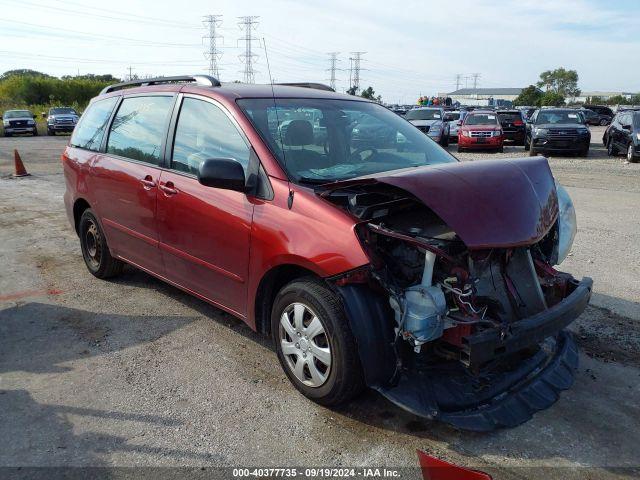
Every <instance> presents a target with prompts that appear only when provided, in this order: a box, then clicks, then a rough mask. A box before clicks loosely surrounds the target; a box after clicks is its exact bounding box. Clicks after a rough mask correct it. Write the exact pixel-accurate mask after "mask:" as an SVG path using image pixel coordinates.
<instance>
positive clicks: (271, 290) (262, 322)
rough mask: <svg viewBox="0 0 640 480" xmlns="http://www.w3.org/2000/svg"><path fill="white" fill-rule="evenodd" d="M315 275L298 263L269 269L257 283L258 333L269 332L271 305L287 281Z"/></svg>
mask: <svg viewBox="0 0 640 480" xmlns="http://www.w3.org/2000/svg"><path fill="white" fill-rule="evenodd" d="M309 276H313V277H317V275H316V274H315V273H314V272H312V271H311V270H308V269H306V268H304V267H300V266H298V265H278V266H277V267H274V268H272V269H271V270H269V271H268V272H267V273H266V274H265V275H264V277H262V280H260V285H258V291H257V293H256V305H255V308H256V329H257V330H258V332H260V333H264V334H269V333H270V332H271V307H272V306H273V301H274V300H275V298H276V295H277V294H278V292H279V291H280V289H282V287H284V286H285V285H286V284H287V283H289V282H291V281H292V280H295V279H296V278H301V277H309Z"/></svg>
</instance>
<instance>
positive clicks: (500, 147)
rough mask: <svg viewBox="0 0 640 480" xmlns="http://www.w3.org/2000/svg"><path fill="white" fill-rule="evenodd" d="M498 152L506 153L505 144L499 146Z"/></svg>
mask: <svg viewBox="0 0 640 480" xmlns="http://www.w3.org/2000/svg"><path fill="white" fill-rule="evenodd" d="M498 153H504V146H503V145H501V146H499V147H498Z"/></svg>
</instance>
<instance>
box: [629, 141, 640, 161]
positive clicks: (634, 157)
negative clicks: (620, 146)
mask: <svg viewBox="0 0 640 480" xmlns="http://www.w3.org/2000/svg"><path fill="white" fill-rule="evenodd" d="M627 161H628V162H630V163H636V162H638V161H640V157H637V156H636V155H634V154H633V143H630V144H629V147H628V148H627Z"/></svg>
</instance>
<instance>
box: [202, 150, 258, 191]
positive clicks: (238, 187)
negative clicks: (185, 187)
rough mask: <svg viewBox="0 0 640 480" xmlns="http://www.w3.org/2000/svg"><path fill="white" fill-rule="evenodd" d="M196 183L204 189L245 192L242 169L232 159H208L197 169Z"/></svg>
mask: <svg viewBox="0 0 640 480" xmlns="http://www.w3.org/2000/svg"><path fill="white" fill-rule="evenodd" d="M198 181H199V182H200V183H201V184H202V185H204V186H206V187H215V188H222V189H224V190H235V191H236V192H245V191H246V190H247V188H246V179H245V176H244V168H242V165H240V163H239V162H238V161H236V160H234V159H233V158H208V159H206V160H204V161H203V162H202V163H201V164H200V167H199V168H198Z"/></svg>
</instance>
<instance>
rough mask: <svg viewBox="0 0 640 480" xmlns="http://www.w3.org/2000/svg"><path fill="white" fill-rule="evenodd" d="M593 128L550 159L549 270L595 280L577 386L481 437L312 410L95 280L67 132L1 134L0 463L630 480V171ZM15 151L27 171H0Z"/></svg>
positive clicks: (119, 283)
mask: <svg viewBox="0 0 640 480" xmlns="http://www.w3.org/2000/svg"><path fill="white" fill-rule="evenodd" d="M592 132H593V144H592V150H591V153H590V156H589V157H588V158H586V159H585V158H582V159H576V158H561V157H558V158H551V159H550V164H551V167H552V169H553V171H554V174H555V175H556V176H557V178H558V179H559V180H560V181H561V183H563V184H564V185H566V186H568V187H569V188H568V190H569V192H570V194H571V195H572V197H573V199H574V202H575V204H576V210H577V213H578V221H579V231H578V235H577V238H576V241H575V244H574V248H573V252H572V254H571V256H570V257H569V258H568V259H567V261H566V262H565V263H564V264H563V270H566V271H569V272H571V273H572V274H574V275H575V276H578V277H580V276H583V275H588V276H591V277H593V279H594V284H595V286H594V296H593V300H592V305H591V306H590V307H589V308H588V310H587V311H586V312H585V314H584V315H583V316H582V317H581V318H580V319H579V320H578V321H577V322H576V323H575V325H574V326H573V329H574V330H575V331H576V333H577V338H578V340H579V343H580V346H581V348H582V350H583V354H582V356H581V366H580V372H579V374H578V377H577V381H576V384H575V385H574V387H573V388H572V389H571V390H569V391H567V392H564V393H563V395H562V397H561V399H560V400H559V401H558V402H557V403H556V404H555V405H554V406H553V407H551V408H550V409H549V410H546V411H544V412H541V413H538V414H537V415H536V416H535V417H534V418H533V419H532V420H531V421H530V422H528V423H526V424H525V425H522V426H520V427H517V428H515V429H511V430H502V431H498V432H493V433H490V434H471V433H468V432H461V431H457V430H454V429H453V428H450V427H448V426H446V425H442V424H439V423H431V422H428V421H424V420H422V419H419V418H416V417H414V416H412V415H411V414H409V413H406V412H404V411H402V410H399V409H397V408H395V407H394V406H393V405H391V404H389V403H388V402H387V401H385V400H384V399H382V398H381V397H379V396H378V395H377V394H375V393H373V392H369V393H366V394H365V395H364V396H363V397H361V398H359V399H358V400H356V401H354V402H352V403H351V404H349V405H346V406H344V407H342V408H341V409H339V410H329V409H326V408H323V407H320V406H317V405H315V404H313V403H311V402H309V401H308V400H306V399H305V398H304V397H302V396H301V395H299V394H298V393H297V392H296V391H295V390H294V389H293V388H292V387H291V386H290V385H289V383H288V381H287V380H286V378H285V375H284V373H283V372H282V371H281V369H280V366H279V364H278V361H277V359H276V356H275V354H274V352H273V351H272V349H271V346H270V344H269V342H268V341H267V340H266V339H263V338H261V337H259V336H258V335H256V334H254V333H252V332H251V331H250V330H249V329H248V328H247V327H245V326H244V325H243V324H242V323H241V322H239V321H237V320H235V319H233V318H232V317H230V316H228V315H226V314H224V313H221V312H220V311H218V310H216V309H215V308H213V307H210V306H208V305H207V304H205V303H202V302H200V301H198V300H196V299H194V298H191V297H189V296H187V295H186V294H183V293H182V292H180V291H178V290H177V289H175V288H172V287H170V286H167V285H165V284H163V283H161V282H159V281H157V280H155V279H153V278H151V277H150V276H148V275H146V274H144V273H141V272H139V271H136V270H134V269H129V270H127V272H126V274H125V275H124V276H122V277H121V278H119V279H117V280H114V281H109V282H104V281H99V280H97V279H95V278H93V277H92V276H91V275H90V274H89V273H88V272H87V270H86V268H85V266H84V264H83V261H82V257H81V255H80V250H79V245H78V241H77V238H76V237H75V234H74V233H73V232H72V230H71V228H70V226H69V225H68V223H67V220H66V216H65V213H64V210H63V204H62V194H63V191H64V179H63V176H62V173H61V166H60V161H59V157H60V153H61V151H62V149H63V148H64V144H65V143H66V141H67V138H68V137H56V138H51V137H38V138H10V139H5V138H0V175H2V176H3V178H2V179H0V265H1V267H0V466H23V467H24V466H66V465H73V466H100V467H105V468H107V469H109V468H113V467H120V466H194V467H209V466H218V465H230V466H238V465H241V466H249V465H251V466H273V467H282V466H298V467H300V466H303V467H307V466H378V467H382V466H386V467H414V466H416V465H417V459H416V455H415V450H416V448H420V449H423V450H426V451H428V452H430V453H432V454H434V455H437V456H440V457H441V458H445V459H448V460H450V461H453V462H458V463H461V464H464V465H467V466H471V467H475V468H479V469H483V470H486V471H489V472H492V473H493V474H494V478H496V479H503V478H509V479H510V478H545V479H548V478H598V479H600V478H632V477H637V476H639V475H640V469H639V467H640V260H639V259H638V245H640V214H639V213H638V212H639V211H640V209H639V205H640V164H627V163H625V161H624V159H623V158H615V159H611V158H607V157H606V155H605V152H604V150H603V148H602V146H601V144H599V142H600V138H601V137H602V128H599V127H598V128H593V129H592ZM14 148H18V149H19V151H20V153H21V155H22V158H23V160H24V161H25V164H26V165H27V168H28V169H29V170H30V171H31V172H32V173H33V174H34V175H33V176H32V177H28V178H23V179H9V178H7V177H6V175H7V174H8V173H10V172H11V171H12V158H13V157H12V152H13V149H14ZM450 150H451V151H452V152H453V151H455V146H452V147H450ZM524 155H525V152H524V151H523V149H522V147H507V148H506V149H505V153H504V154H477V153H465V154H461V155H460V156H461V158H463V159H465V160H482V159H484V158H499V157H501V156H502V157H519V156H524ZM551 467H553V468H552V469H551V470H550V468H551ZM198 470H199V468H198ZM106 471H108V470H105V471H104V472H106ZM403 473H404V476H406V477H407V478H412V477H416V478H417V477H418V472H417V471H415V470H411V471H409V470H406V471H403Z"/></svg>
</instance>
